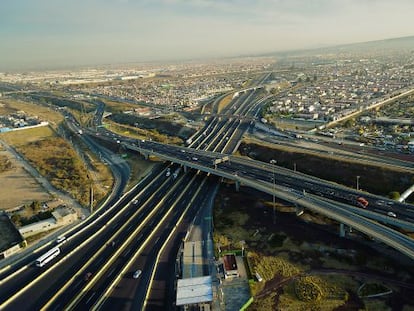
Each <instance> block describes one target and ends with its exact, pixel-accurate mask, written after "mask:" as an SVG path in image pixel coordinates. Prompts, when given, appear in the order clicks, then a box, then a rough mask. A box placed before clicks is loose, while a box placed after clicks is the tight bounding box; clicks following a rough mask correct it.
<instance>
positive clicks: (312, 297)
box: [295, 276, 322, 302]
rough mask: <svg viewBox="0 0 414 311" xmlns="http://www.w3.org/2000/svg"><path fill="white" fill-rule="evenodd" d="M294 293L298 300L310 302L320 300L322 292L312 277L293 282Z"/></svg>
mask: <svg viewBox="0 0 414 311" xmlns="http://www.w3.org/2000/svg"><path fill="white" fill-rule="evenodd" d="M295 293H296V296H297V297H298V299H299V300H302V301H306V302H311V301H319V300H320V299H321V298H322V290H321V288H320V287H319V285H318V284H317V282H316V281H315V280H314V278H313V277H310V276H305V277H301V278H299V279H297V280H296V281H295Z"/></svg>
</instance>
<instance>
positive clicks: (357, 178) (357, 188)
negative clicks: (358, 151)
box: [356, 176, 361, 191]
mask: <svg viewBox="0 0 414 311" xmlns="http://www.w3.org/2000/svg"><path fill="white" fill-rule="evenodd" d="M360 177H361V176H357V177H356V190H357V191H359V178H360Z"/></svg>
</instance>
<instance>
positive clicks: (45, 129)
mask: <svg viewBox="0 0 414 311" xmlns="http://www.w3.org/2000/svg"><path fill="white" fill-rule="evenodd" d="M0 137H1V138H2V139H4V141H5V142H6V143H7V144H9V145H12V146H14V147H19V146H22V145H26V144H28V143H32V142H36V141H38V140H42V139H45V138H48V137H56V133H55V131H54V130H53V129H51V128H50V127H49V126H41V127H35V128H31V129H25V130H19V131H12V132H7V133H2V134H1V135H0Z"/></svg>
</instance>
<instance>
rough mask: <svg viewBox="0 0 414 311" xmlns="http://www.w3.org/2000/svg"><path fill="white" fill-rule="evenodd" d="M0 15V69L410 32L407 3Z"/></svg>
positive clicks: (126, 5) (9, 10)
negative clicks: (0, 43) (0, 45)
mask: <svg viewBox="0 0 414 311" xmlns="http://www.w3.org/2000/svg"><path fill="white" fill-rule="evenodd" d="M0 9H1V10H0V40H1V41H2V48H1V49H0V71H8V70H32V69H43V68H58V67H71V66H86V65H98V64H115V63H127V62H152V61H180V60H189V59H203V58H220V57H231V56H239V55H249V54H250V55H253V54H261V53H270V52H277V51H284V50H293V49H306V48H317V47H324V46H333V45H338V44H347V43H355V42H364V41H373V40H382V39H388V38H397V37H405V36H410V35H413V33H412V29H414V21H413V20H412V18H410V14H411V12H412V11H413V9H414V2H412V1H409V0H398V1H393V2H390V1H386V0H380V1H373V0H362V1H356V0H347V1H329V0H315V1H312V2H311V1H304V0H293V1H292V0H291V1H287V0H259V1H254V2H252V1H247V0H228V1H212V0H196V1H185V0H154V1H149V0H143V1H138V0H137V1H133V0H117V1H109V0H101V1H99V0H89V1H79V0H74V1H70V2H65V1H51V0H40V1H30V0H20V1H6V2H5V3H4V2H3V3H2V4H1V5H0Z"/></svg>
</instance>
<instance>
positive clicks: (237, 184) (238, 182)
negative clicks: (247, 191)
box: [235, 180, 240, 192]
mask: <svg viewBox="0 0 414 311" xmlns="http://www.w3.org/2000/svg"><path fill="white" fill-rule="evenodd" d="M235 186H236V191H237V192H239V191H240V181H238V180H236V183H235Z"/></svg>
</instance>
